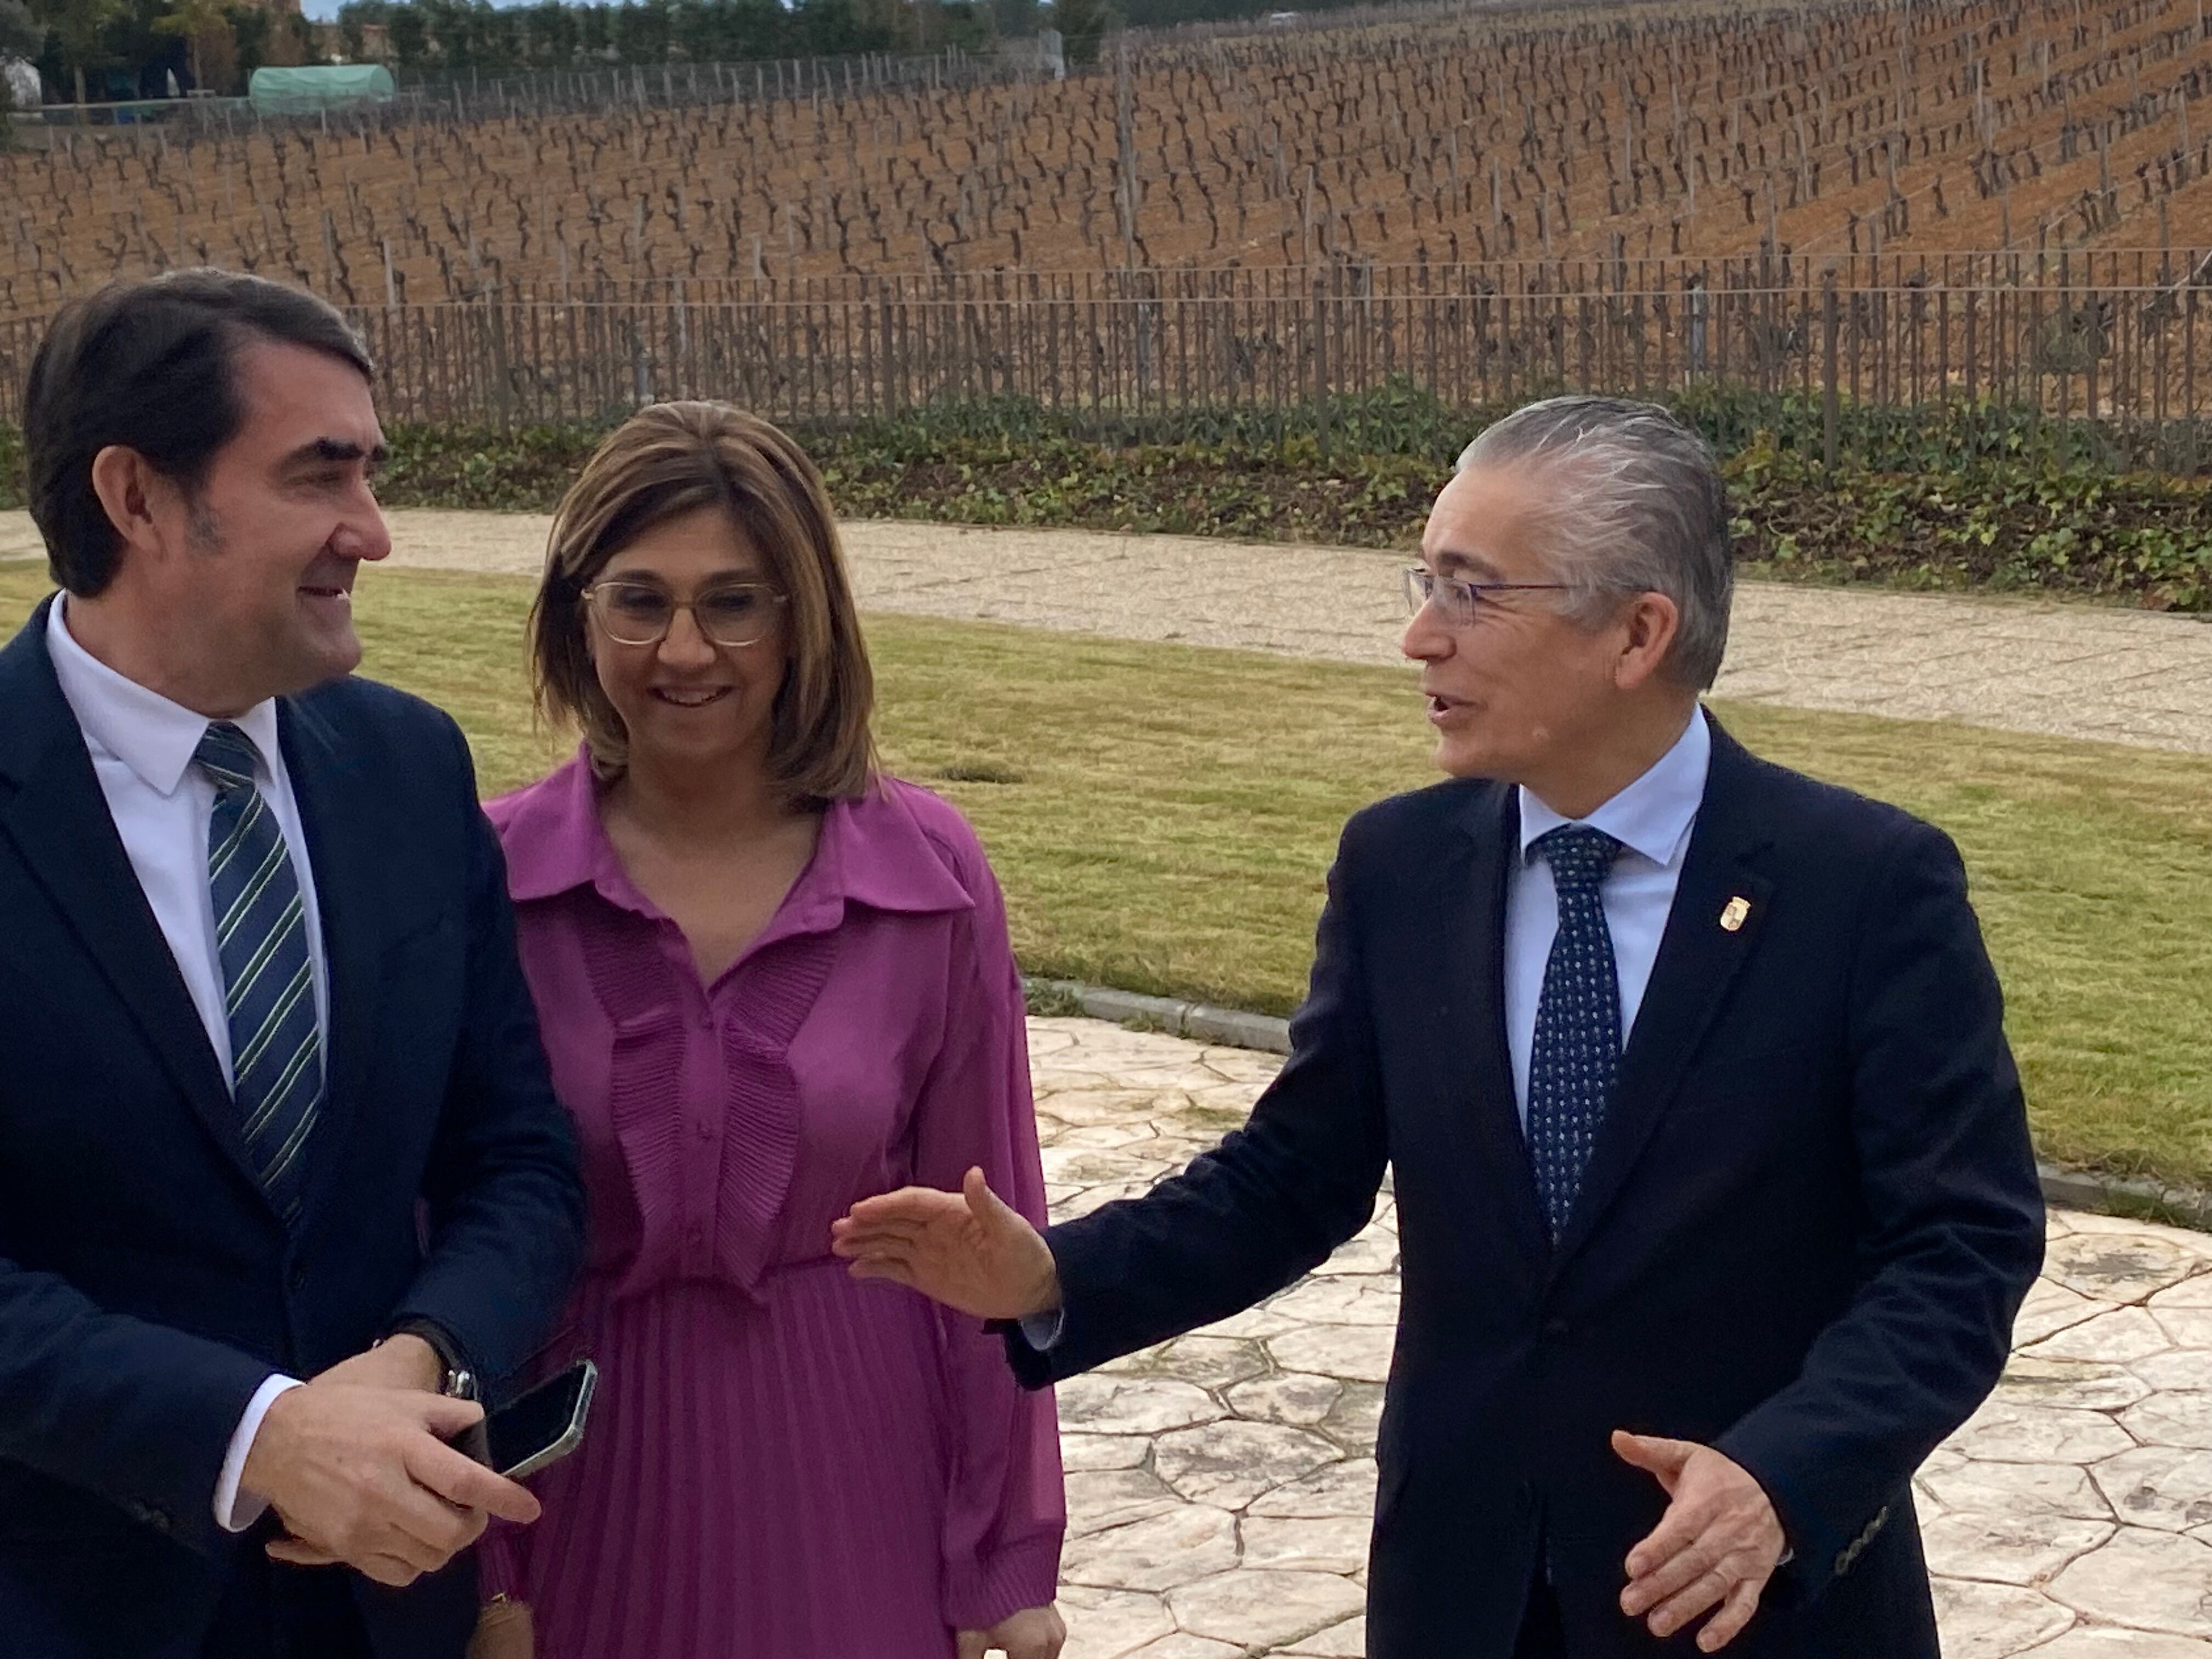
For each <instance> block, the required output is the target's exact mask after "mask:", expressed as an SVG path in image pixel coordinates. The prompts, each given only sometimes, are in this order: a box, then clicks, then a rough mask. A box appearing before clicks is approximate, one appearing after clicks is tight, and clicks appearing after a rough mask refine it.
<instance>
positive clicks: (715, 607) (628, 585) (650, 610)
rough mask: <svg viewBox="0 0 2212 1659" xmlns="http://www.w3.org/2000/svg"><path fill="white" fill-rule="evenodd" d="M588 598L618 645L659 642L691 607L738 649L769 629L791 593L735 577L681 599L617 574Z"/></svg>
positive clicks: (705, 630)
mask: <svg viewBox="0 0 2212 1659" xmlns="http://www.w3.org/2000/svg"><path fill="white" fill-rule="evenodd" d="M583 598H584V602H585V603H586V605H590V606H591V608H592V615H593V616H594V617H597V618H598V619H599V628H600V630H601V631H602V632H603V633H605V635H606V636H607V637H608V638H609V639H611V640H612V641H614V642H615V643H616V644H617V645H658V644H659V643H660V642H661V641H663V640H664V639H665V638H667V637H668V630H669V629H671V628H673V627H674V626H675V625H676V613H677V612H678V611H690V613H691V620H692V623H694V624H695V625H696V627H697V628H698V629H699V631H700V632H701V633H702V634H703V635H706V636H707V638H708V639H709V640H711V641H713V642H714V644H716V645H720V646H727V647H730V648H731V649H732V650H736V649H739V648H742V647H745V646H748V645H753V644H757V643H758V642H759V641H760V640H761V639H763V637H765V636H766V635H767V634H768V633H769V630H770V629H773V628H774V627H775V622H776V612H777V608H778V607H779V606H781V605H783V604H784V603H785V602H786V599H787V595H785V594H782V593H779V592H776V591H775V589H774V588H772V587H769V586H767V585H766V584H765V583H762V582H730V583H726V584H724V585H722V586H717V587H708V588H704V589H702V590H701V591H700V592H697V593H695V594H693V595H692V596H691V597H690V599H678V598H677V597H676V596H675V595H674V594H672V593H671V592H669V591H668V590H667V589H666V588H665V587H661V586H656V585H655V584H653V583H652V582H635V581H619V580H617V581H603V582H594V583H592V586H589V587H587V588H586V589H585V590H584V592H583Z"/></svg>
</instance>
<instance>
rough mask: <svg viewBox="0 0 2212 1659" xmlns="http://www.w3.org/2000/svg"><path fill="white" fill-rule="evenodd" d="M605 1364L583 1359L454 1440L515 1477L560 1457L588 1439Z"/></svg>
mask: <svg viewBox="0 0 2212 1659" xmlns="http://www.w3.org/2000/svg"><path fill="white" fill-rule="evenodd" d="M598 1386H599V1367H598V1366H596V1365H594V1364H592V1362H591V1361H590V1360H588V1359H580V1360H578V1361H577V1362H576V1363H575V1364H573V1365H571V1366H570V1367H569V1368H568V1370H565V1371H562V1373H561V1374H560V1375H559V1376H556V1377H553V1378H551V1379H550V1380H549V1381H547V1382H544V1383H539V1384H538V1386H537V1387H536V1388H534V1389H531V1390H530V1391H529V1392H528V1393H526V1394H523V1395H518V1396H516V1397H515V1398H514V1399H513V1400H510V1401H507V1404H506V1405H504V1406H501V1407H500V1408H499V1409H498V1410H497V1411H495V1412H494V1413H491V1414H490V1415H489V1417H487V1418H485V1419H484V1420H483V1422H481V1423H479V1424H477V1425H476V1426H475V1427H474V1428H472V1429H470V1430H468V1431H465V1433H463V1434H461V1435H459V1436H458V1437H455V1439H454V1442H453V1443H454V1444H455V1445H456V1446H458V1447H459V1448H460V1449H461V1450H463V1451H465V1452H466V1453H467V1454H468V1455H470V1456H471V1457H473V1458H475V1459H476V1461H477V1462H479V1463H482V1464H483V1465H484V1466H485V1467H486V1468H490V1469H492V1470H494V1471H495V1472H496V1473H497V1474H502V1475H504V1476H506V1477H507V1479H508V1480H521V1479H523V1478H524V1477H525V1476H526V1475H532V1474H537V1473H538V1470H540V1469H542V1468H545V1467H546V1466H547V1465H548V1464H550V1463H557V1462H560V1461H561V1459H562V1458H564V1457H566V1456H567V1455H568V1454H569V1453H570V1452H572V1451H574V1450H575V1449H576V1448H577V1447H579V1446H580V1445H582V1444H583V1443H584V1424H585V1422H586V1419H588V1418H589V1417H590V1416H591V1412H592V1393H593V1391H594V1390H595V1389H597V1388H598Z"/></svg>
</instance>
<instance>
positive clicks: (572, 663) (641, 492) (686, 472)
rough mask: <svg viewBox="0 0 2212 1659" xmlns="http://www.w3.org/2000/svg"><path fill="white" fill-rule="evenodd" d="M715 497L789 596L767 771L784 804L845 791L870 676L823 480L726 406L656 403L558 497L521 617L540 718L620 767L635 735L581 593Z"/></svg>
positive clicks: (773, 432) (871, 746)
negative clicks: (597, 648)
mask: <svg viewBox="0 0 2212 1659" xmlns="http://www.w3.org/2000/svg"><path fill="white" fill-rule="evenodd" d="M702 507H719V508H720V509H721V510H722V511H723V512H725V513H727V514H728V515H729V516H730V519H731V520H732V522H733V523H734V524H735V525H736V526H738V528H739V529H740V530H742V531H743V532H744V535H745V538H746V539H747V540H749V541H750V543H751V544H752V546H753V548H754V550H756V551H757V552H758V554H759V555H760V556H761V558H762V559H763V561H764V562H766V564H767V566H768V571H769V580H771V581H773V582H774V583H775V587H776V590H777V591H778V592H781V593H782V594H784V595H785V596H786V604H785V606H784V622H783V626H784V638H785V641H786V644H787V648H788V650H789V653H790V666H789V668H788V669H787V671H786V673H785V676H784V682H783V686H782V689H781V690H779V691H778V692H777V693H776V699H775V716H774V723H773V726H772V728H771V731H770V734H769V753H768V768H769V776H770V777H771V778H772V779H773V780H774V781H775V782H776V783H777V784H778V785H780V786H781V787H782V788H783V790H784V791H785V793H786V794H787V798H788V799H790V800H791V801H792V802H793V804H794V805H822V804H823V803H826V802H829V801H833V800H852V799H858V798H859V797H860V796H861V795H864V794H866V793H867V791H868V789H869V787H870V786H871V784H872V782H873V780H874V777H875V770H876V754H875V740H874V738H873V737H872V735H871V733H870V730H869V719H870V716H871V715H872V713H873V712H874V706H875V677H874V674H873V673H872V671H871V670H870V669H869V666H868V652H867V647H866V644H865V642H864V641H862V639H861V636H860V614H859V611H858V609H857V607H856V606H855V605H854V603H853V585H852V582H851V581H850V580H849V579H848V577H847V575H846V573H845V557H844V553H843V551H842V549H841V548H840V547H839V545H838V541H837V521H836V518H835V516H834V515H833V514H832V513H831V511H830V507H829V495H828V493H827V492H826V491H825V490H824V489H823V487H822V475H821V474H820V473H819V472H817V471H815V467H814V463H813V462H811V461H810V460H809V459H807V458H806V454H805V451H803V450H801V449H800V448H799V446H798V445H797V444H796V443H793V441H792V440H791V439H790V437H789V436H788V435H786V434H785V433H783V432H782V431H781V430H779V429H778V428H775V427H774V426H771V425H769V422H766V421H763V420H761V419H759V418H758V417H757V416H751V415H748V414H746V413H745V412H744V410H739V409H733V408H732V407H731V406H730V405H729V404H718V403H705V402H696V403H667V404H653V405H652V406H650V407H649V408H646V409H641V410H639V411H638V412H637V413H636V414H635V415H633V416H630V418H629V420H627V421H625V422H623V424H622V426H621V427H620V428H618V429H617V430H616V431H615V432H614V433H612V434H611V435H610V436H609V437H608V438H607V440H606V441H605V442H604V443H602V444H601V445H600V446H599V448H598V449H597V450H596V451H595V452H594V453H592V459H590V460H588V461H586V463H585V464H584V470H583V471H582V472H581V473H580V474H579V475H578V477H577V478H576V482H575V483H574V484H572V485H570V486H569V489H568V494H567V495H564V496H563V497H562V500H561V506H560V509H559V511H558V512H556V513H555V514H554V518H553V530H552V534H551V536H550V538H549V539H548V542H547V545H546V551H545V574H544V579H543V580H541V581H540V582H539V583H538V598H537V600H536V602H535V603H534V604H533V605H532V606H531V611H530V655H531V668H532V677H533V678H534V680H535V682H536V685H537V695H538V712H539V713H540V714H542V715H543V716H544V718H546V719H547V720H550V721H553V722H554V723H556V724H562V723H566V722H568V721H574V723H575V724H576V726H579V727H580V728H581V730H582V732H583V734H584V742H585V744H586V748H587V749H588V750H589V752H590V754H591V758H592V770H593V771H595V772H596V773H598V774H599V777H600V778H601V779H602V780H610V779H612V778H615V777H618V776H620V775H621V774H622V772H623V769H624V768H625V767H626V766H627V765H628V763H629V733H628V732H627V731H626V730H625V729H624V728H623V723H622V719H621V717H620V716H619V715H617V714H616V713H615V710H614V706H613V705H612V704H611V703H610V702H608V701H607V696H606V693H605V691H604V690H601V689H600V687H599V673H598V671H597V670H596V669H594V668H593V667H592V658H591V653H590V650H589V648H588V647H587V646H586V642H585V634H584V629H585V617H584V610H585V605H584V597H583V595H584V590H585V589H586V588H587V587H589V586H591V585H592V582H593V581H594V580H597V579H598V577H599V573H600V571H602V570H604V569H605V568H606V565H607V562H608V561H609V560H611V559H612V558H613V557H614V556H615V555H616V554H617V553H619V552H621V551H622V550H623V548H625V547H627V546H629V544H631V543H632V542H634V541H635V540H636V539H637V538H639V537H640V536H641V535H643V534H644V533H645V532H647V531H648V530H650V529H651V528H653V526H655V525H658V524H661V523H664V522H665V521H666V520H670V519H674V518H678V517H680V516H682V515H683V514H684V513H692V512H696V511H697V510H699V509H700V508H702Z"/></svg>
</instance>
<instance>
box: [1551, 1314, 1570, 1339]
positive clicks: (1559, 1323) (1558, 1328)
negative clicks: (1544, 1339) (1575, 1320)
mask: <svg viewBox="0 0 2212 1659" xmlns="http://www.w3.org/2000/svg"><path fill="white" fill-rule="evenodd" d="M1544 1334H1545V1335H1547V1336H1548V1337H1552V1338H1553V1339H1554V1340H1559V1339H1564V1338H1565V1337H1569V1336H1571V1335H1573V1334H1574V1327H1573V1326H1571V1325H1570V1324H1569V1323H1567V1322H1566V1321H1565V1320H1564V1319H1547V1320H1546V1321H1545V1322H1544Z"/></svg>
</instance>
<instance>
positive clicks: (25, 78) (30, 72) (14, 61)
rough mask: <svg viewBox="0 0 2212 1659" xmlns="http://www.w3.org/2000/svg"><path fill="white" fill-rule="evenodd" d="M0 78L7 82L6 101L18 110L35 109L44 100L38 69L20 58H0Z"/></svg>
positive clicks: (44, 94)
mask: <svg viewBox="0 0 2212 1659" xmlns="http://www.w3.org/2000/svg"><path fill="white" fill-rule="evenodd" d="M0 79H4V80H5V81H6V82H8V101H9V103H10V104H12V105H13V106H15V108H17V109H19V110H24V109H36V108H38V106H40V104H42V103H44V102H45V101H46V88H44V87H43V86H41V85H40V83H39V72H38V70H34V69H33V68H32V67H31V66H30V65H29V64H27V63H25V62H24V61H23V60H22V59H21V58H0Z"/></svg>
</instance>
